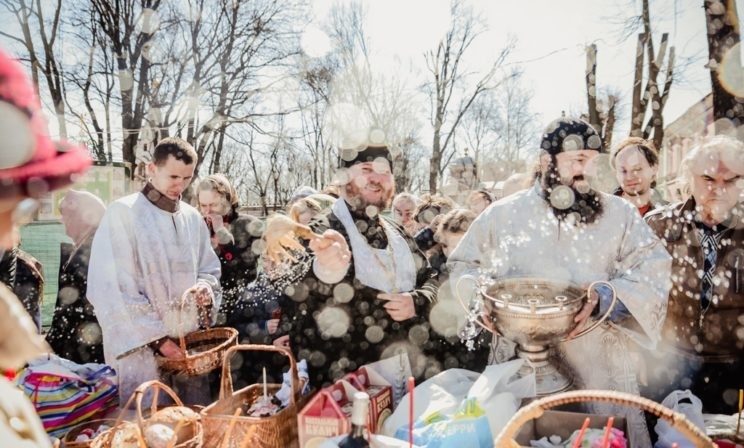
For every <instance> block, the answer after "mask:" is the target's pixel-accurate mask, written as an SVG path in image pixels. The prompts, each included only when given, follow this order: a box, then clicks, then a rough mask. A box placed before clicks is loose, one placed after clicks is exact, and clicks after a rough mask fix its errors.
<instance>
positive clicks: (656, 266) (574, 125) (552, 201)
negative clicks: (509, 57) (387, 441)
mask: <svg viewBox="0 0 744 448" xmlns="http://www.w3.org/2000/svg"><path fill="white" fill-rule="evenodd" d="M541 149H542V154H541V158H540V162H541V164H540V165H541V166H540V177H539V181H538V182H536V183H535V185H534V186H533V188H529V189H527V190H525V191H521V192H519V193H516V194H514V195H512V196H510V197H508V198H505V199H503V200H501V201H498V202H495V203H494V204H492V205H491V206H490V207H489V208H487V209H486V210H485V211H484V212H483V213H482V214H481V215H480V216H478V218H477V219H476V220H475V222H473V224H472V226H471V227H470V229H469V230H468V232H467V233H466V234H465V236H464V237H463V239H462V240H461V241H460V243H459V244H458V246H457V248H456V249H455V250H454V252H453V253H452V254H451V255H450V257H449V260H448V267H449V268H450V269H451V272H452V274H451V276H452V278H459V277H460V276H462V275H463V274H466V273H469V274H472V275H484V276H487V277H490V278H493V279H496V280H498V279H503V278H509V277H538V278H545V279H553V280H563V281H570V282H572V283H574V284H577V285H579V286H582V287H584V288H586V287H588V286H589V284H590V283H592V282H595V281H602V282H606V283H609V284H611V285H612V286H613V287H614V289H615V291H616V292H617V297H618V299H619V302H618V304H617V306H616V307H615V310H614V311H613V312H612V314H611V317H610V319H609V322H606V323H604V324H602V325H601V326H600V327H598V328H597V329H595V330H594V331H591V332H589V333H588V334H586V335H585V336H582V337H580V338H575V339H570V340H569V341H567V342H564V343H561V344H560V345H559V347H558V350H559V353H560V356H561V358H562V359H563V362H565V363H566V364H567V366H568V368H569V369H570V370H571V371H573V373H574V374H575V376H576V377H575V378H574V387H576V388H578V389H608V390H617V391H624V392H630V393H636V394H637V393H638V384H637V380H636V368H635V365H634V363H633V361H632V360H631V359H630V357H629V354H628V353H629V350H628V349H629V347H630V346H631V345H632V341H636V342H637V343H640V344H642V345H644V346H646V347H654V346H655V345H656V343H657V342H658V341H659V338H660V330H661V325H662V323H663V321H664V317H665V315H666V309H667V295H668V292H669V288H670V287H671V281H670V269H671V257H670V256H669V254H668V253H667V251H666V250H665V249H664V247H663V245H662V244H661V242H660V240H659V239H658V238H657V237H656V235H654V233H653V232H652V231H651V229H650V228H649V227H648V226H647V225H646V223H645V222H644V221H643V219H642V218H641V216H640V215H639V213H638V211H637V210H636V208H635V207H633V206H632V205H631V204H630V203H628V202H627V201H624V200H622V199H621V198H619V197H616V196H612V195H608V194H604V193H601V192H598V191H596V190H594V189H593V188H592V186H591V184H590V182H589V180H590V176H591V174H592V173H593V172H596V171H595V168H596V163H597V162H598V161H599V160H601V159H602V158H601V157H598V156H599V155H600V153H604V151H603V148H602V141H601V139H600V138H599V136H598V135H597V133H596V131H595V130H594V129H593V128H592V127H591V126H590V125H589V124H588V123H586V122H583V121H581V120H573V119H568V118H563V119H559V120H556V121H554V122H553V123H551V124H550V125H549V126H548V128H547V129H546V131H545V133H544V134H543V137H542V143H541ZM463 283H464V282H463ZM600 285H601V286H599V287H595V289H594V290H593V291H592V292H591V294H590V298H589V300H588V301H587V303H586V305H585V306H584V308H583V309H582V310H581V311H580V312H579V314H578V315H577V317H576V319H575V321H576V328H574V330H573V331H572V332H571V333H570V335H569V336H570V337H573V336H575V335H576V334H578V332H579V330H581V329H582V328H583V327H584V324H585V323H586V321H587V319H588V318H589V317H590V315H591V314H592V313H596V312H597V311H599V312H600V313H604V312H605V311H606V310H607V309H608V306H609V304H610V301H611V290H610V289H609V288H608V287H607V285H604V284H600ZM463 289H464V288H463ZM595 308H596V309H595ZM499 341H500V343H499V344H498V345H497V348H496V350H495V355H496V360H497V362H502V361H505V360H507V359H508V358H509V357H510V356H512V355H513V351H511V350H503V348H504V347H511V348H513V345H512V344H509V343H508V342H509V341H504V340H503V339H501V338H499ZM590 411H593V412H595V413H602V414H608V415H624V416H626V417H628V418H629V428H630V430H629V431H630V433H631V437H632V438H633V440H634V442H635V446H651V445H650V441H649V439H648V430H647V429H646V424H645V421H644V418H643V415H642V414H641V413H640V411H637V412H636V411H635V410H632V409H630V408H625V407H619V406H611V405H590Z"/></svg>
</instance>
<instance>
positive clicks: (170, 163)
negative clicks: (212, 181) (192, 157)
mask: <svg viewBox="0 0 744 448" xmlns="http://www.w3.org/2000/svg"><path fill="white" fill-rule="evenodd" d="M195 168H196V165H195V164H194V163H191V164H188V165H187V164H186V163H184V162H183V161H182V160H177V159H176V158H175V157H173V156H171V155H169V156H168V158H167V159H166V160H165V163H163V164H162V165H160V166H158V165H156V164H154V163H152V162H150V164H149V165H148V166H147V170H148V174H149V175H150V182H151V183H152V185H153V187H155V189H156V190H158V191H159V192H160V193H162V194H164V195H165V196H166V197H167V198H168V199H171V200H174V201H177V200H178V199H179V198H180V197H181V193H183V192H184V190H186V188H187V187H188V186H189V183H190V182H191V179H192V178H193V177H194V169H195Z"/></svg>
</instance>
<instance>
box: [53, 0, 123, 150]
mask: <svg viewBox="0 0 744 448" xmlns="http://www.w3.org/2000/svg"><path fill="white" fill-rule="evenodd" d="M76 12H77V14H68V16H69V18H68V20H69V25H70V27H69V28H70V31H69V37H70V39H68V40H67V41H66V46H70V47H72V48H74V50H73V51H77V52H79V53H80V54H84V55H85V56H86V57H85V59H84V60H81V61H80V63H79V64H70V65H68V66H66V67H65V71H64V74H65V76H64V79H65V82H66V83H68V84H69V85H70V86H72V87H73V88H69V87H68V88H67V95H66V96H65V99H66V101H67V107H68V110H69V111H70V114H71V115H72V116H74V117H76V118H77V122H78V123H79V126H80V128H81V131H82V132H83V133H84V134H85V135H86V136H87V140H88V146H89V148H90V149H91V152H92V154H93V156H94V157H95V158H96V159H97V160H100V161H112V160H113V158H114V154H113V137H112V134H113V130H112V119H111V113H112V107H113V101H114V96H115V91H114V89H115V87H116V80H115V79H114V71H115V64H114V63H115V60H114V57H113V55H112V53H111V50H110V48H109V47H108V46H107V45H106V37H105V36H104V35H103V33H101V32H100V28H99V26H98V23H97V22H96V21H95V20H94V14H93V11H92V10H91V9H87V10H86V9H85V8H80V9H78V10H77V11H76ZM81 102H82V105H81V104H80V103H81ZM81 109H82V110H81Z"/></svg>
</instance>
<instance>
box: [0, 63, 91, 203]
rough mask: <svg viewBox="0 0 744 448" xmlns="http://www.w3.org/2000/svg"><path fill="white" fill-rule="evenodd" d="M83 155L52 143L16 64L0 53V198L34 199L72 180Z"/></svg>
mask: <svg viewBox="0 0 744 448" xmlns="http://www.w3.org/2000/svg"><path fill="white" fill-rule="evenodd" d="M90 165H91V158H90V155H89V154H88V150H87V149H85V148H84V147H81V146H77V145H73V144H71V143H68V142H54V141H52V139H51V138H50V137H49V134H48V133H47V130H46V122H45V120H44V117H43V116H42V114H41V104H40V102H39V98H38V96H37V95H36V92H35V90H34V86H33V84H32V83H31V81H30V80H29V78H28V77H27V76H26V74H25V73H24V70H23V67H22V66H21V64H20V63H19V62H18V61H16V60H15V59H14V58H12V57H11V56H9V55H8V54H7V53H5V52H4V51H2V50H0V197H6V198H7V197H14V196H30V197H39V196H42V195H43V194H45V193H47V192H49V191H51V190H55V189H58V188H61V187H64V186H66V185H69V184H71V183H73V182H74V181H75V176H76V175H78V174H81V173H83V172H84V171H85V170H86V169H88V167H89V166H90Z"/></svg>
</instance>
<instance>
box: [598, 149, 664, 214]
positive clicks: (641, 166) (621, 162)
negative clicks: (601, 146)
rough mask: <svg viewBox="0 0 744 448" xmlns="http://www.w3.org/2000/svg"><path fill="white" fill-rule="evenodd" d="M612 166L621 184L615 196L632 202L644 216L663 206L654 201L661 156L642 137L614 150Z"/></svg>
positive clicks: (657, 199) (657, 200)
mask: <svg viewBox="0 0 744 448" xmlns="http://www.w3.org/2000/svg"><path fill="white" fill-rule="evenodd" d="M610 165H612V167H613V168H615V175H616V176H617V182H618V184H620V186H618V187H617V189H616V190H615V196H620V197H621V198H623V199H625V200H627V201H630V203H631V204H633V205H635V206H636V208H637V209H638V212H639V213H640V214H641V216H645V215H646V213H648V212H650V211H651V210H653V209H655V208H657V207H659V206H661V205H663V201H661V200H660V199H661V198H657V197H655V193H656V192H655V191H654V187H656V173H657V172H658V171H659V154H658V153H657V152H656V148H654V146H653V144H652V143H650V142H647V141H646V140H644V139H642V138H640V137H629V138H626V139H625V140H623V141H622V142H620V144H619V145H617V146H616V147H615V149H613V150H612V153H611V154H610Z"/></svg>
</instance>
